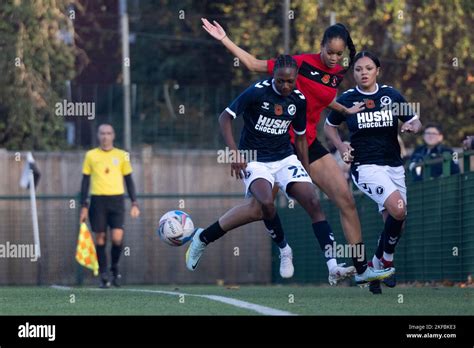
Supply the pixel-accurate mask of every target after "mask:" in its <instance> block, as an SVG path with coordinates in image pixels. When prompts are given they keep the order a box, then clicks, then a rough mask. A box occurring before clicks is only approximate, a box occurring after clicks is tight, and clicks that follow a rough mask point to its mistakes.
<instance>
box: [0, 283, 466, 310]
mask: <svg viewBox="0 0 474 348" xmlns="http://www.w3.org/2000/svg"><path fill="white" fill-rule="evenodd" d="M383 290H384V292H383V294H382V295H372V294H371V293H369V291H368V289H360V288H358V287H334V288H333V287H322V286H321V287H318V286H292V285H282V286H240V287H230V288H227V287H223V286H179V287H177V286H132V285H129V286H124V287H122V288H120V289H113V288H111V289H105V290H102V289H95V288H90V287H89V288H86V287H71V288H66V287H64V288H52V287H1V288H0V315H262V314H271V313H272V312H271V310H278V311H283V312H281V313H284V314H295V315H402V316H407V315H473V314H474V305H473V303H474V289H472V288H465V289H461V288H454V287H452V288H442V287H440V288H433V287H424V288H405V287H397V288H394V289H388V288H384V289H383ZM216 296H217V297H216ZM255 305H256V306H255ZM255 308H259V309H257V310H256V309H255ZM278 313H280V312H277V314H278ZM273 314H275V313H273Z"/></svg>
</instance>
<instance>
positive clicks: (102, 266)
mask: <svg viewBox="0 0 474 348" xmlns="http://www.w3.org/2000/svg"><path fill="white" fill-rule="evenodd" d="M95 250H96V251H97V261H98V262H99V273H106V272H107V255H106V254H105V245H96V246H95Z"/></svg>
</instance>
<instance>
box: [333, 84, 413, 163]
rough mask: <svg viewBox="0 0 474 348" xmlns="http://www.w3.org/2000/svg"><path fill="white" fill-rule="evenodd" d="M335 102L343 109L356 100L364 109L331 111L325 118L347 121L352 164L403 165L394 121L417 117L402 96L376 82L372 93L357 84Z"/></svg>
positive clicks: (334, 123)
mask: <svg viewBox="0 0 474 348" xmlns="http://www.w3.org/2000/svg"><path fill="white" fill-rule="evenodd" d="M337 101H338V102H339V103H340V104H342V105H344V106H345V107H347V108H350V107H352V106H353V105H354V104H357V103H359V102H364V103H365V109H364V110H363V111H360V112H358V113H357V114H351V115H342V114H341V113H339V112H336V111H332V112H331V113H330V114H329V116H328V117H327V119H326V123H328V124H329V125H331V126H339V125H340V124H341V123H342V122H344V121H345V122H347V126H348V128H349V131H350V133H351V146H352V148H353V149H354V153H353V155H354V160H353V162H352V163H353V165H354V166H358V165H362V164H377V165H388V166H392V167H396V166H400V165H402V164H403V162H402V159H401V157H400V145H399V144H398V138H397V137H398V120H399V119H400V121H402V122H407V121H410V120H414V119H416V118H418V116H417V115H416V114H415V113H414V111H413V108H412V107H411V106H410V105H409V104H408V103H407V102H406V100H405V98H403V96H402V95H401V94H400V92H398V91H397V90H396V89H394V88H392V87H391V86H387V85H383V86H381V87H380V88H379V85H378V84H377V85H376V90H375V92H372V93H366V92H363V91H361V90H360V89H359V88H358V87H356V88H352V89H349V90H347V91H345V92H344V93H343V94H342V95H341V96H340V97H339V98H338V99H337Z"/></svg>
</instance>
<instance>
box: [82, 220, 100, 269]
mask: <svg viewBox="0 0 474 348" xmlns="http://www.w3.org/2000/svg"><path fill="white" fill-rule="evenodd" d="M76 260H77V262H79V264H81V265H82V266H84V267H86V268H89V269H91V270H93V271H94V275H95V276H98V275H99V262H98V261H97V253H96V252H95V246H94V241H93V240H92V236H91V233H90V232H89V228H88V227H87V225H86V224H85V223H84V222H83V223H82V224H81V228H80V229H79V238H78V239H77V249H76Z"/></svg>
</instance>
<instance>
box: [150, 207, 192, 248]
mask: <svg viewBox="0 0 474 348" xmlns="http://www.w3.org/2000/svg"><path fill="white" fill-rule="evenodd" d="M157 232H158V236H159V237H160V238H161V240H162V241H163V242H165V243H166V244H168V245H171V246H181V245H183V244H186V242H188V241H189V240H190V239H191V238H192V237H193V235H194V223H193V220H191V217H190V216H189V215H188V214H186V213H185V212H184V211H181V210H171V211H169V212H167V213H166V214H165V215H163V216H162V217H161V219H160V224H159V226H158V231H157Z"/></svg>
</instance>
